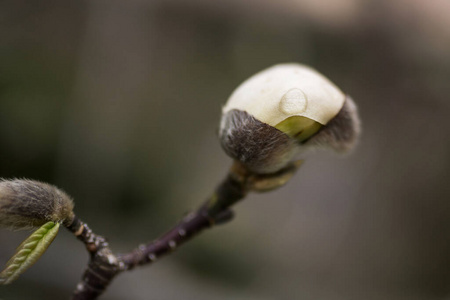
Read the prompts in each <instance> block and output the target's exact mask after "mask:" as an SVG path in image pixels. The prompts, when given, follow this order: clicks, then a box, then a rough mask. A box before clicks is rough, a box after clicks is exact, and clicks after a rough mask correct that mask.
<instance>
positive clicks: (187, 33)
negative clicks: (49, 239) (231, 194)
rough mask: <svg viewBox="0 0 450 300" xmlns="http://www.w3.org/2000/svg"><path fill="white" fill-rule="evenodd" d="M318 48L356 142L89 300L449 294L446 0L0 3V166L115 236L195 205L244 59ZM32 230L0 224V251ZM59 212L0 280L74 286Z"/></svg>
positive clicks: (306, 56)
mask: <svg viewBox="0 0 450 300" xmlns="http://www.w3.org/2000/svg"><path fill="white" fill-rule="evenodd" d="M280 62H301V63H305V64H308V65H311V66H313V67H314V68H316V69H318V70H320V72H322V73H323V74H325V75H326V76H327V77H329V78H330V79H331V80H332V81H333V82H335V83H336V84H337V85H338V86H339V87H340V88H341V89H342V90H343V91H345V92H346V93H348V94H350V95H351V96H352V97H353V98H354V99H355V102H357V103H358V105H359V109H360V114H361V118H362V121H363V135H362V138H361V141H360V143H359V146H358V148H357V149H356V151H354V153H353V154H352V155H349V156H347V157H344V158H341V157H337V156H332V155H327V154H323V153H322V154H317V155H314V156H312V157H311V158H309V159H308V160H307V161H306V163H305V164H304V165H303V166H302V168H301V170H300V172H299V173H298V174H297V175H296V177H295V178H294V179H293V180H292V181H291V182H290V183H289V184H288V185H287V186H286V187H284V188H282V189H280V190H278V191H274V192H271V193H268V194H260V195H251V196H250V197H248V199H246V201H244V202H242V203H240V204H239V205H237V206H236V207H235V211H236V213H237V217H236V219H235V220H234V221H233V222H231V223H229V224H227V225H226V226H223V227H217V228H215V229H213V230H210V231H207V232H204V233H203V234H202V235H201V236H199V237H197V238H196V239H194V240H192V241H191V242H189V243H188V244H186V245H184V246H183V247H182V248H180V249H178V251H176V252H175V253H174V254H172V255H170V256H169V257H166V258H164V259H163V260H161V261H160V262H158V263H157V264H155V265H153V266H151V267H145V268H141V269H137V270H135V271H133V272H131V273H128V274H125V275H122V276H120V277H118V278H117V279H116V280H115V282H113V284H112V285H111V286H110V288H109V290H108V291H107V292H106V293H105V294H104V296H103V298H102V299H105V300H106V299H110V300H119V299H157V300H166V299H167V300H169V299H196V300H202V299H214V300H222V299H238V300H239V299H245V300H251V299H258V300H275V299H277V300H278V299H289V300H290V299H302V300H303V299H304V300H309V299H311V300H317V299H324V300H339V299H346V300H347V299H355V300H359V299H365V300H371V299H387V300H390V299H395V300H397V299H398V300H401V299H408V300H415V299H421V300H422V299H423V300H433V299H439V300H442V299H450V181H449V180H450V158H449V156H450V155H449V154H450V138H449V137H450V125H449V122H450V120H449V119H450V99H449V97H450V96H449V95H450V2H449V1H447V0H429V1H423V0H373V1H366V0H330V1H316V0H304V1H300V0H298V1H296V0H285V1H272V0H260V1H256V0H246V1H238V0H216V1H208V0H191V1H181V0H154V1H147V0H127V1H117V0H107V1H106V0H95V1H68V0H58V1H56V0H41V1H23V0H14V1H12V0H7V1H2V2H0V177H4V178H12V177H20V178H22V177H26V178H33V179H38V180H42V181H46V182H50V183H53V184H56V185H57V186H59V187H61V188H63V189H64V190H65V191H67V192H68V193H69V194H71V195H72V196H73V197H74V198H75V203H76V213H77V214H78V215H79V216H80V217H81V218H82V219H84V220H85V221H86V222H87V223H88V224H90V225H91V227H92V228H93V229H94V230H95V231H97V232H98V233H101V234H103V235H105V236H107V237H108V238H109V240H110V242H111V245H112V247H113V249H114V250H116V251H119V252H124V251H127V250H130V249H131V248H134V247H136V246H137V245H138V244H139V243H142V242H147V241H150V240H152V239H154V238H155V237H157V236H158V235H159V234H161V233H162V232H164V231H165V230H166V229H168V228H169V227H170V226H171V225H173V224H174V223H175V222H176V221H177V220H179V219H180V217H181V216H182V215H183V214H184V213H186V212H188V211H189V210H191V209H193V208H195V207H196V206H197V205H198V204H200V203H201V202H202V201H203V200H204V199H205V198H206V197H207V196H208V195H209V194H210V193H211V191H212V190H213V188H214V187H215V186H216V184H217V183H218V182H219V181H220V180H221V179H222V177H223V176H224V175H225V173H226V171H227V168H228V167H229V165H230V159H229V158H228V157H227V156H226V155H225V154H224V153H223V151H222V150H221V148H220V146H219V142H218V140H217V136H216V135H217V134H216V133H217V127H218V121H219V118H220V109H221V106H222V105H223V104H224V103H225V101H226V99H227V98H228V96H229V95H230V93H231V92H232V90H233V89H234V88H235V87H236V86H237V85H238V84H239V83H240V82H242V81H243V80H245V79H246V78H247V77H249V76H250V75H252V74H254V73H255V72H257V71H260V70H262V69H264V68H267V67H269V66H271V65H273V64H276V63H280ZM28 234H29V233H28V232H9V231H6V230H1V231H0V245H1V246H0V264H2V265H3V264H4V263H5V262H6V261H7V259H8V258H9V257H10V256H11V255H12V253H13V251H14V249H15V247H16V246H17V245H18V244H19V243H20V242H21V240H22V239H24V238H25V236H26V235H28ZM87 259H88V257H87V253H86V251H85V250H84V248H83V246H82V245H81V244H80V243H79V242H78V241H76V239H75V238H74V237H73V236H71V235H70V234H69V232H67V231H66V230H62V231H61V233H60V234H59V236H58V238H57V239H56V240H55V242H54V244H53V245H52V246H51V248H50V249H49V251H48V252H47V253H46V254H45V255H44V256H43V258H42V259H41V260H40V261H39V262H38V263H37V264H36V265H35V266H34V267H33V268H31V269H30V270H29V271H28V272H26V273H25V274H24V275H23V276H22V277H21V278H20V279H19V280H18V281H17V282H15V283H14V284H13V285H11V286H6V287H0V299H2V300H7V299H8V300H10V299H11V300H12V299H14V300H15V299H46V300H48V299H68V298H69V295H70V294H71V292H72V290H73V289H74V287H75V285H76V283H77V282H78V280H79V278H80V276H81V273H82V271H83V269H84V267H85V264H86V262H87Z"/></svg>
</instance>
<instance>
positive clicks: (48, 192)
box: [0, 179, 74, 229]
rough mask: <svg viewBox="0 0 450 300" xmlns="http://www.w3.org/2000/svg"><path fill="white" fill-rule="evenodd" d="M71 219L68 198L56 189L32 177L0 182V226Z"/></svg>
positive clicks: (22, 226) (67, 220)
mask: <svg viewBox="0 0 450 300" xmlns="http://www.w3.org/2000/svg"><path fill="white" fill-rule="evenodd" d="M73 218H74V214H73V202H72V199H71V198H70V197H69V196H68V195H67V194H66V193H64V192H63V191H61V190H59V189H58V188H56V187H54V186H52V185H49V184H46V183H43V182H39V181H32V180H20V179H15V180H3V181H0V227H7V228H11V229H29V228H32V227H38V226H42V225H43V224H45V223H47V222H50V221H51V222H55V223H62V222H68V223H70V221H72V219H73Z"/></svg>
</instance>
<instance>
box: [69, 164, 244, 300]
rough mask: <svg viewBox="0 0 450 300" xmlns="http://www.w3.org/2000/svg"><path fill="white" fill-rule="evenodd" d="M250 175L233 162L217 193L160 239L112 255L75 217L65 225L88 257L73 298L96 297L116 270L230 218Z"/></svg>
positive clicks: (154, 255) (88, 299) (153, 256)
mask: <svg viewBox="0 0 450 300" xmlns="http://www.w3.org/2000/svg"><path fill="white" fill-rule="evenodd" d="M249 178H251V176H250V174H249V173H248V172H247V171H246V170H245V169H244V168H243V167H242V166H241V165H240V164H237V163H236V164H234V165H233V167H232V168H231V170H230V172H229V174H228V176H227V177H226V178H225V180H224V181H223V182H222V183H221V184H220V185H219V186H218V187H217V189H216V192H215V193H214V194H213V195H212V196H211V197H210V198H209V199H208V200H207V201H206V202H205V203H204V204H203V205H202V206H200V208H199V209H197V210H196V211H194V212H192V213H190V214H188V215H187V216H186V217H185V218H183V219H182V220H181V222H179V223H178V224H177V225H176V226H174V227H173V228H172V229H171V230H169V231H168V232H167V233H166V234H164V235H162V236H161V237H160V238H158V239H156V240H154V241H153V242H151V243H149V244H147V245H141V246H139V247H138V248H136V249H134V250H132V251H131V252H129V253H125V254H117V255H116V254H114V253H113V252H112V251H111V249H110V248H109V245H108V243H107V242H106V240H105V239H104V238H103V237H102V236H99V235H96V234H95V233H93V232H92V230H91V229H90V228H89V227H88V226H87V225H86V224H85V223H84V222H82V221H81V220H79V219H78V218H77V217H75V218H74V220H73V222H72V224H70V225H68V226H66V227H67V228H68V229H69V230H70V231H71V232H72V233H74V235H75V236H77V238H78V239H79V240H81V241H82V242H83V243H84V244H85V245H86V249H87V250H88V252H89V253H90V260H89V263H88V266H87V268H86V270H85V272H84V274H83V277H82V280H81V282H80V283H79V284H78V285H77V288H76V289H75V291H74V294H73V298H72V299H73V300H91V299H96V298H97V297H98V296H100V295H101V294H102V293H103V292H104V290H105V289H106V287H107V286H108V285H109V283H110V282H111V281H112V280H113V279H114V277H115V276H116V275H118V274H119V273H121V272H123V271H127V270H131V269H133V268H134V267H136V266H139V265H145V264H150V263H153V262H154V261H156V260H157V259H158V258H160V257H161V256H163V255H165V254H168V253H170V252H172V251H174V250H175V249H176V248H177V247H179V246H180V245H181V244H183V243H184V242H186V241H188V240H189V239H190V238H192V237H193V236H195V235H196V234H198V233H199V232H200V231H202V230H203V229H205V228H209V227H212V226H213V225H215V224H221V223H225V222H227V221H229V220H231V218H232V217H233V213H232V211H231V210H230V209H229V207H230V206H231V205H233V204H234V203H236V202H237V201H239V200H240V199H242V198H244V197H245V195H246V194H247V192H248V190H249V187H250V186H249V184H248V183H249Z"/></svg>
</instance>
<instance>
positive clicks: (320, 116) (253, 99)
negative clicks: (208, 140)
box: [219, 64, 359, 174]
mask: <svg viewBox="0 0 450 300" xmlns="http://www.w3.org/2000/svg"><path fill="white" fill-rule="evenodd" d="M358 134H359V119H358V115H357V110H356V106H355V104H354V103H353V101H352V100H351V98H350V97H348V96H346V95H345V94H344V93H342V92H341V91H340V90H339V89H338V88H337V87H336V86H335V85H334V84H333V83H332V82H330V81H329V80H328V79H327V78H325V77H324V76H323V75H321V74H319V73H318V72H317V71H315V70H313V69H311V68H309V67H306V66H303V65H300V64H282V65H276V66H273V67H271V68H269V69H266V70H264V71H262V72H260V73H258V74H256V75H254V76H252V77H250V78H249V79H247V80H246V81H245V82H244V83H242V84H241V85H240V86H239V87H238V88H237V89H236V90H235V91H234V92H233V93H232V95H231V96H230V98H229V99H228V102H227V103H226V105H225V106H224V107H223V110H222V120H221V123H220V130H219V136H220V140H221V144H222V147H223V148H224V150H225V152H226V153H227V154H228V155H230V156H231V157H232V158H234V159H236V160H238V161H240V162H241V163H243V164H244V166H246V168H248V169H249V170H250V171H252V172H254V173H259V174H265V173H274V172H277V171H279V170H280V169H282V168H284V167H285V166H286V165H287V164H288V163H289V162H291V161H292V160H293V158H294V157H295V156H296V155H297V154H298V153H301V152H303V151H305V150H307V149H311V148H312V146H320V147H323V146H326V147H329V148H332V149H334V150H337V151H341V152H342V151H346V150H349V149H351V148H352V147H353V145H354V144H355V142H356V139H357V136H358Z"/></svg>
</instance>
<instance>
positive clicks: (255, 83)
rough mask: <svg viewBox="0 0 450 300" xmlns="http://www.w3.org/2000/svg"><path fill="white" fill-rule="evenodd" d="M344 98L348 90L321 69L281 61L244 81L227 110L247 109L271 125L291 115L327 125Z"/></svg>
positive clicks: (233, 95) (233, 94)
mask: <svg viewBox="0 0 450 300" xmlns="http://www.w3.org/2000/svg"><path fill="white" fill-rule="evenodd" d="M344 101H345V95H344V93H342V91H341V90H339V88H338V87H336V86H335V85H334V84H333V83H332V82H331V81H329V80H328V79H327V78H325V77H324V76H323V75H321V74H320V73H318V72H317V71H315V70H313V69H311V68H309V67H307V66H304V65H300V64H280V65H275V66H273V67H271V68H268V69H266V70H263V71H261V72H259V73H257V74H255V75H253V76H252V77H250V78H249V79H247V80H246V81H245V82H244V83H242V84H241V85H240V86H239V87H238V88H237V89H236V90H235V91H234V92H233V93H232V94H231V96H230V98H229V99H228V102H227V104H226V105H225V106H224V108H223V113H226V112H228V111H230V110H232V109H238V110H243V111H246V112H247V113H249V114H251V115H253V116H254V117H255V118H256V119H258V120H259V121H261V122H264V123H266V124H269V125H271V126H275V125H277V124H278V123H280V122H281V121H283V120H284V119H286V118H288V117H291V116H303V117H307V118H310V119H312V120H315V121H317V122H319V123H321V124H324V125H325V124H327V123H328V121H330V120H331V119H332V118H333V117H334V116H336V115H337V113H338V112H339V110H340V109H341V108H342V106H343V104H344Z"/></svg>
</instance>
